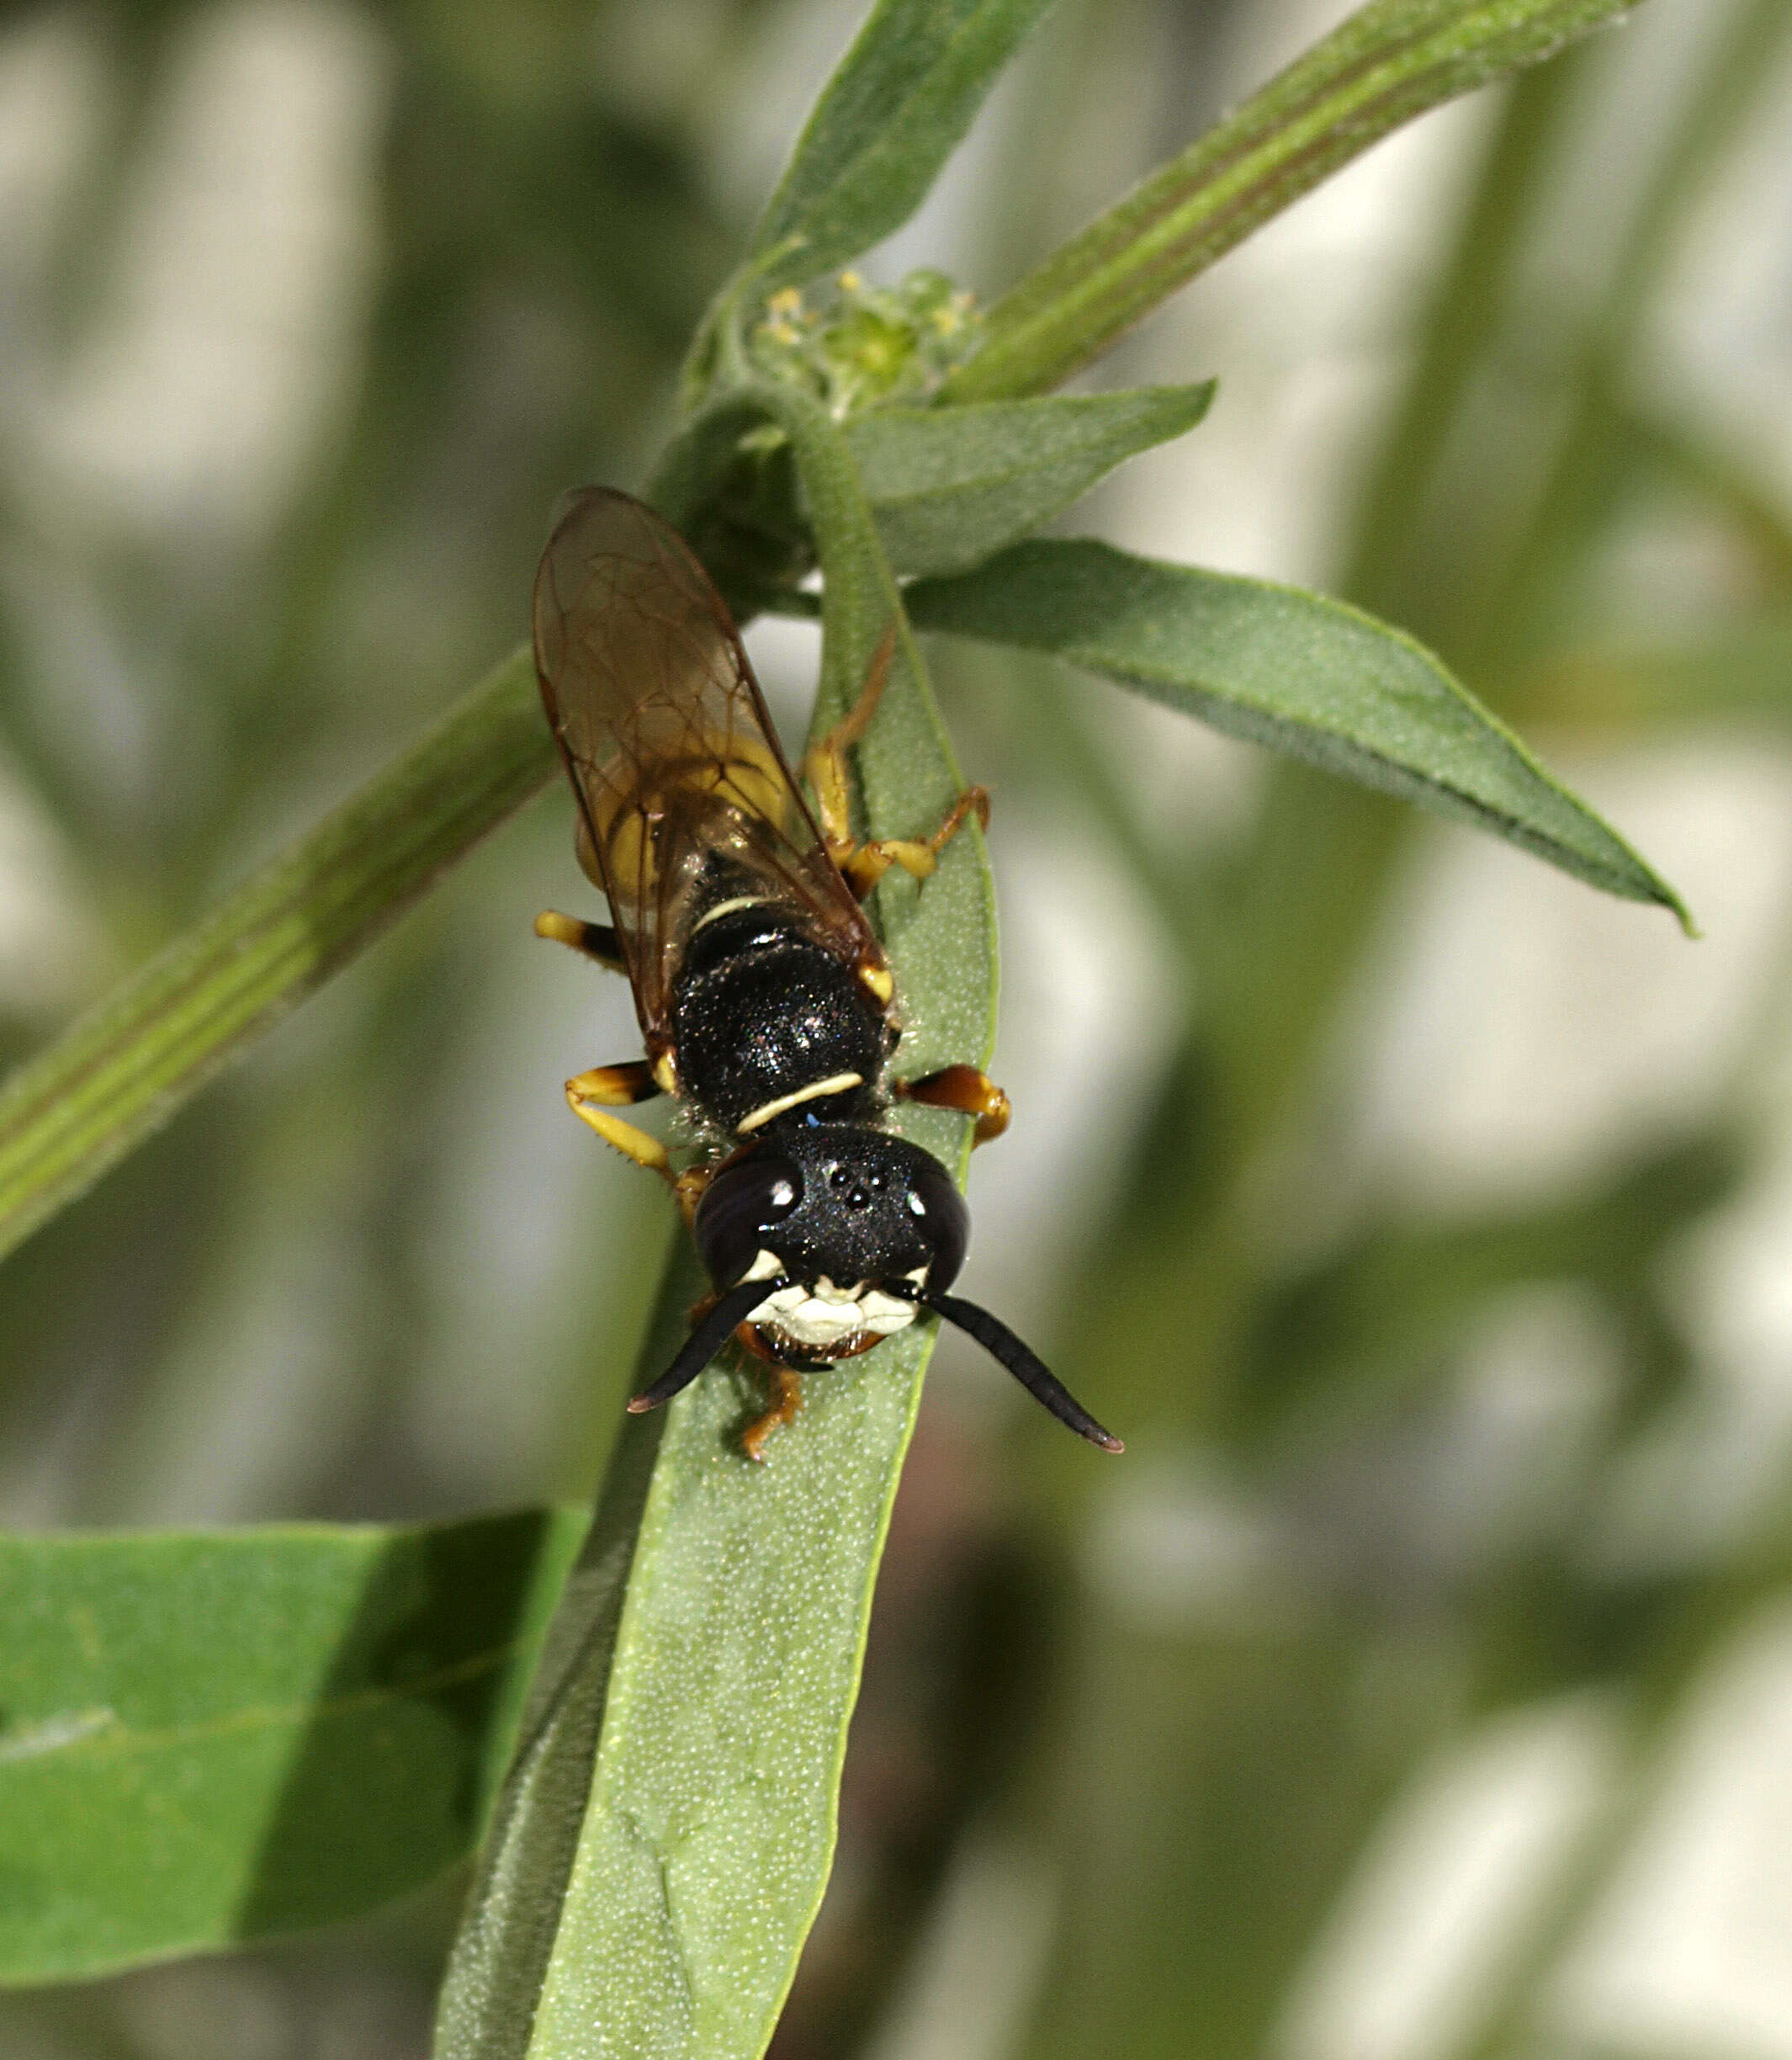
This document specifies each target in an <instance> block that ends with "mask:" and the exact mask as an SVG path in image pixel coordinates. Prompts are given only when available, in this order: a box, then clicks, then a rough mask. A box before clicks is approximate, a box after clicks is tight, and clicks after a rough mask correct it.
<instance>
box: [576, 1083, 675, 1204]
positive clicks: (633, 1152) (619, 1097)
mask: <svg viewBox="0 0 1792 2060" xmlns="http://www.w3.org/2000/svg"><path fill="white" fill-rule="evenodd" d="M659 1092H660V1083H659V1081H658V1080H655V1078H654V1075H653V1069H652V1067H651V1066H650V1065H649V1064H648V1062H647V1061H646V1059H625V1060H624V1061H623V1064H622V1065H607V1066H593V1067H592V1068H591V1070H590V1071H589V1072H588V1073H581V1074H580V1075H578V1076H577V1077H576V1078H575V1079H573V1080H568V1081H567V1083H566V1100H567V1102H568V1104H569V1105H570V1107H571V1109H572V1112H573V1114H574V1115H575V1116H576V1117H577V1118H579V1120H580V1122H581V1123H589V1124H590V1126H591V1128H592V1129H593V1130H595V1131H596V1133H597V1134H598V1136H599V1137H601V1138H602V1139H603V1141H604V1143H605V1144H612V1145H614V1146H615V1148H616V1149H617V1150H618V1151H619V1152H620V1153H621V1154H622V1155H623V1157H624V1158H625V1159H632V1160H634V1163H635V1164H636V1165H640V1166H645V1167H646V1168H647V1170H648V1171H649V1172H650V1173H659V1174H661V1175H663V1176H665V1178H666V1179H667V1180H671V1179H672V1168H671V1162H670V1160H668V1159H667V1157H666V1155H665V1145H663V1144H661V1143H660V1140H659V1139H658V1138H655V1137H649V1135H648V1134H647V1133H646V1131H644V1130H640V1129H637V1128H636V1127H635V1126H634V1124H633V1123H624V1122H623V1119H622V1118H621V1117H620V1116H612V1115H611V1114H610V1113H609V1112H610V1110H612V1108H628V1107H632V1106H633V1104H634V1103H635V1102H649V1101H651V1100H652V1099H653V1097H654V1096H655V1095H656V1094H658V1093H659Z"/></svg>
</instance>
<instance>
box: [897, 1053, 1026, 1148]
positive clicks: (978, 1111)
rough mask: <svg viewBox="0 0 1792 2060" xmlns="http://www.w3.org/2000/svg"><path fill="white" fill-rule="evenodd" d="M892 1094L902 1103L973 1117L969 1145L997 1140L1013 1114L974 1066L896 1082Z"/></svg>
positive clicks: (948, 1068) (947, 1068)
mask: <svg viewBox="0 0 1792 2060" xmlns="http://www.w3.org/2000/svg"><path fill="white" fill-rule="evenodd" d="M896 1091H897V1093H898V1094H899V1095H900V1096H902V1098H903V1099H904V1101H905V1102H924V1103H925V1105H926V1106H927V1107H929V1108H947V1109H957V1111H958V1112H960V1113H961V1114H962V1115H965V1116H974V1117H975V1118H977V1129H976V1132H975V1134H973V1137H972V1139H971V1142H972V1143H973V1144H988V1143H989V1140H990V1139H992V1138H999V1136H1000V1135H1001V1134H1002V1133H1003V1132H1004V1131H1005V1129H1006V1128H1008V1119H1009V1118H1010V1116H1011V1115H1012V1114H1013V1109H1012V1107H1010V1103H1009V1100H1008V1097H1007V1096H1006V1095H1005V1094H1004V1093H1003V1092H1002V1091H1001V1089H1000V1088H999V1087H998V1086H996V1084H995V1082H994V1080H991V1079H990V1078H989V1075H988V1074H987V1073H980V1072H978V1070H977V1068H976V1067H975V1066H969V1065H949V1066H941V1069H940V1070H939V1071H938V1072H937V1073H926V1074H923V1075H922V1076H921V1078H920V1080H898V1081H897V1083H896Z"/></svg>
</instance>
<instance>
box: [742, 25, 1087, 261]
mask: <svg viewBox="0 0 1792 2060" xmlns="http://www.w3.org/2000/svg"><path fill="white" fill-rule="evenodd" d="M1051 4H1052V0H878V4H877V6H876V7H874V8H872V12H871V14H870V17H869V19H867V22H866V24H865V26H864V27H863V28H862V29H861V30H860V31H859V34H858V38H857V40H856V41H855V42H854V44H853V45H852V48H851V50H849V51H848V52H847V53H846V57H845V58H844V59H843V60H842V61H841V63H840V67H839V69H838V70H837V71H836V72H835V74H834V76H833V77H832V78H831V79H830V81H829V82H828V85H827V88H826V90H825V91H824V93H823V94H822V96H821V98H820V99H819V101H817V103H816V104H815V109H814V113H813V114H811V115H810V116H809V124H808V126H807V127H806V128H805V129H804V130H803V134H802V135H801V137H800V138H799V139H798V143H797V147H796V151H795V153H794V155H793V157H792V158H791V161H790V163H789V166H788V167H787V169H786V171H785V173H784V176H783V178H782V180H780V182H779V183H778V188H777V192H776V193H774V194H772V196H771V201H770V203H769V204H768V205H767V206H766V212H765V215H764V216H763V217H762V218H761V221H760V224H759V226H758V228H757V229H756V231H755V232H754V236H753V241H752V243H751V245H750V249H749V253H748V254H749V258H761V259H763V258H767V257H769V256H771V255H773V254H774V253H776V252H780V251H781V250H786V249H787V255H786V256H784V257H782V258H777V261H776V262H775V263H773V264H772V265H771V267H769V268H757V270H756V276H757V278H758V279H759V280H760V283H761V284H763V285H765V286H766V287H768V288H769V287H771V286H776V285H777V284H779V283H780V282H781V281H782V280H785V279H814V278H815V277H816V276H817V275H818V274H819V273H823V272H826V271H829V270H830V269H831V268H833V267H834V266H835V265H837V264H843V263H845V262H846V259H848V258H856V256H857V255H858V254H859V252H861V251H863V250H868V249H869V248H870V247H871V246H872V244H873V243H876V242H881V241H882V239H883V237H885V236H888V235H890V234H891V233H892V231H894V230H897V229H899V228H900V227H901V226H902V225H903V224H904V222H905V221H906V220H908V219H909V215H912V214H913V213H914V212H915V209H916V208H917V207H919V206H920V204H921V202H922V200H923V199H925V197H926V194H927V189H928V188H930V186H931V185H932V184H933V182H934V180H935V178H937V177H938V175H939V171H940V167H941V165H943V164H944V163H945V162H946V159H947V158H948V157H950V156H951V155H952V151H954V150H955V149H956V148H957V145H958V142H959V141H960V139H961V138H962V136H963V135H964V132H965V130H967V129H968V128H969V127H970V125H971V122H972V119H973V116H974V115H975V114H976V113H977V110H978V108H979V107H981V106H982V105H983V96H984V95H985V94H986V93H988V92H989V88H990V87H991V86H992V85H994V82H995V78H996V75H997V73H998V72H1000V70H1001V69H1002V67H1003V66H1004V65H1005V64H1006V63H1007V62H1008V60H1009V59H1010V57H1011V56H1013V55H1014V54H1015V51H1016V50H1018V49H1019V48H1020V47H1021V44H1022V43H1024V42H1025V41H1026V38H1027V37H1028V36H1029V35H1031V33H1032V31H1033V29H1035V28H1036V26H1037V25H1038V24H1039V22H1040V20H1041V19H1042V17H1043V15H1044V14H1045V13H1046V10H1047V8H1049V7H1050V6H1051Z"/></svg>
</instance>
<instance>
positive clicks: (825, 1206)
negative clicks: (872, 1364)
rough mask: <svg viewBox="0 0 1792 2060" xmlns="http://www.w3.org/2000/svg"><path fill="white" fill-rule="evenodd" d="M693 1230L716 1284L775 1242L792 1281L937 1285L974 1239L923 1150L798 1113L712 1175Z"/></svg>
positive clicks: (958, 1202) (955, 1196) (946, 1281)
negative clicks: (806, 1117)
mask: <svg viewBox="0 0 1792 2060" xmlns="http://www.w3.org/2000/svg"><path fill="white" fill-rule="evenodd" d="M693 1229H694V1230H695V1233H696V1237H697V1250H699V1251H700V1252H701V1253H702V1258H703V1263H704V1265H705V1266H707V1267H708V1270H709V1276H710V1278H711V1279H712V1280H713V1281H714V1282H715V1283H716V1285H717V1286H718V1288H731V1287H733V1286H734V1284H735V1282H738V1281H740V1280H742V1279H744V1278H745V1277H746V1276H747V1274H748V1272H749V1270H750V1269H752V1268H754V1267H755V1266H756V1264H757V1263H758V1262H759V1261H760V1255H761V1253H762V1252H770V1253H771V1254H773V1255H775V1256H776V1258H777V1261H778V1264H779V1267H780V1270H781V1271H782V1272H783V1273H784V1274H785V1276H786V1277H787V1278H789V1279H790V1280H793V1281H798V1282H814V1281H818V1280H824V1279H825V1280H828V1281H830V1282H840V1283H847V1282H869V1283H873V1284H875V1283H877V1282H904V1283H906V1284H908V1285H910V1286H915V1287H920V1286H925V1287H928V1288H934V1289H936V1290H937V1289H939V1288H945V1287H947V1286H948V1285H950V1283H951V1282H952V1281H953V1280H954V1279H956V1278H957V1273H958V1269H959V1268H960V1267H961V1266H962V1265H963V1264H964V1254H965V1248H966V1246H967V1245H968V1243H969V1242H970V1218H969V1216H968V1213H967V1212H966V1209H965V1206H964V1203H963V1201H962V1199H961V1197H960V1196H959V1193H958V1191H957V1188H956V1187H953V1185H952V1180H951V1178H950V1176H948V1175H947V1173H946V1169H945V1167H944V1166H942V1165H941V1164H940V1162H939V1160H937V1159H936V1158H934V1157H933V1155H931V1154H930V1153H929V1152H925V1151H923V1150H922V1149H921V1148H920V1146H919V1145H918V1144H909V1143H908V1142H907V1141H906V1140H905V1139H902V1138H898V1137H891V1136H889V1135H888V1134H887V1133H886V1132H884V1131H882V1130H872V1129H870V1128H863V1127H861V1126H860V1125H857V1124H852V1123H824V1122H818V1121H815V1120H814V1119H809V1120H804V1119H803V1117H802V1116H801V1115H800V1114H798V1115H793V1117H792V1118H789V1119H787V1121H785V1122H783V1123H779V1124H777V1126H776V1127H775V1128H773V1129H772V1131H771V1133H770V1134H768V1135H767V1137H766V1140H765V1142H764V1143H763V1144H759V1145H756V1146H755V1147H754V1148H753V1149H751V1150H750V1151H748V1152H746V1153H745V1154H743V1155H741V1156H740V1158H737V1159H735V1160H734V1161H733V1162H732V1163H731V1164H730V1165H727V1166H724V1168H723V1170H722V1171H720V1172H719V1173H718V1174H717V1175H716V1176H715V1178H714V1179H713V1181H711V1182H710V1183H709V1186H708V1188H707V1189H706V1190H705V1191H704V1194H703V1198H702V1202H701V1203H698V1205H697V1220H696V1223H695V1224H694V1225H693Z"/></svg>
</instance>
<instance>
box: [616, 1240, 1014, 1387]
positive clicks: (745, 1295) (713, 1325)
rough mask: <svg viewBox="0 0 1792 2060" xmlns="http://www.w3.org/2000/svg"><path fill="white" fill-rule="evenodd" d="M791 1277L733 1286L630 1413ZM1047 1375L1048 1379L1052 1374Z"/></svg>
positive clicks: (698, 1367)
mask: <svg viewBox="0 0 1792 2060" xmlns="http://www.w3.org/2000/svg"><path fill="white" fill-rule="evenodd" d="M789 1285H790V1282H789V1281H788V1280H787V1278H786V1277H784V1275H782V1273H781V1274H779V1275H778V1277H777V1279H775V1280H754V1281H742V1282H740V1284H739V1285H738V1286H737V1287H734V1288H729V1291H728V1293H726V1294H725V1295H724V1296H723V1298H722V1299H721V1300H720V1301H719V1302H718V1303H716V1305H715V1307H714V1308H713V1309H711V1310H710V1312H709V1314H708V1315H707V1316H705V1317H702V1319H700V1320H699V1321H698V1322H697V1323H696V1324H694V1325H692V1330H691V1335H690V1336H689V1337H687V1339H686V1340H685V1341H684V1343H683V1344H682V1345H681V1346H679V1348H678V1357H676V1359H675V1360H674V1361H673V1362H672V1363H671V1365H670V1366H669V1367H667V1368H666V1369H665V1372H663V1373H662V1374H661V1375H660V1378H659V1379H658V1380H656V1381H655V1383H654V1384H653V1386H652V1387H651V1388H648V1389H647V1390H646V1392H645V1393H644V1394H638V1395H637V1396H635V1398H634V1400H633V1401H632V1402H630V1403H629V1404H628V1414H629V1415H631V1416H640V1415H645V1414H646V1412H647V1411H648V1410H652V1409H658V1408H659V1406H660V1404H661V1403H662V1402H670V1401H671V1399H672V1397H673V1396H674V1395H675V1394H677V1393H678V1391H679V1389H680V1388H688V1387H689V1386H690V1385H691V1383H692V1381H694V1380H695V1379H696V1378H697V1375H698V1374H699V1373H701V1372H702V1370H703V1368H704V1367H706V1366H708V1363H709V1362H710V1361H711V1360H712V1359H713V1358H714V1357H715V1356H716V1354H717V1353H718V1351H721V1349H722V1347H723V1346H724V1345H725V1344H726V1343H727V1342H728V1341H729V1335H731V1334H732V1332H733V1331H734V1330H735V1329H736V1328H737V1326H738V1325H741V1324H743V1323H745V1321H746V1319H747V1318H748V1317H749V1316H750V1315H751V1314H752V1313H753V1311H754V1310H755V1309H757V1308H758V1307H759V1305H760V1303H761V1302H763V1301H764V1300H765V1298H766V1296H767V1295H775V1294H776V1293H777V1291H778V1289H779V1288H787V1287H788V1286H789ZM1046 1378H1047V1379H1048V1380H1049V1379H1050V1378H1051V1376H1050V1375H1049V1374H1047V1376H1046Z"/></svg>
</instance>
